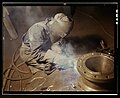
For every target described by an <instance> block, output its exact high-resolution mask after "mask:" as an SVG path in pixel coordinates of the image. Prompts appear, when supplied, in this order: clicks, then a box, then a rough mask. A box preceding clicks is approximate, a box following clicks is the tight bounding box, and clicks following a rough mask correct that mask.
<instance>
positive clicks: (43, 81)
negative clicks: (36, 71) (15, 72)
mask: <svg viewBox="0 0 120 98" xmlns="http://www.w3.org/2000/svg"><path fill="white" fill-rule="evenodd" d="M39 78H40V79H44V81H43V82H42V83H41V84H39V85H38V86H37V87H35V88H34V89H32V90H31V91H35V90H36V89H37V88H38V87H40V86H42V85H43V84H44V83H45V82H46V78H44V77H35V78H33V79H32V80H31V81H30V82H28V83H27V84H26V85H25V88H26V86H27V85H28V84H30V83H32V82H33V81H34V80H36V79H39ZM25 88H24V90H25Z"/></svg>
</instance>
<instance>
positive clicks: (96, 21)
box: [80, 12, 114, 39]
mask: <svg viewBox="0 0 120 98" xmlns="http://www.w3.org/2000/svg"><path fill="white" fill-rule="evenodd" d="M80 13H81V14H83V15H86V16H88V17H90V18H91V19H92V20H94V21H95V23H97V24H98V25H99V26H100V27H101V29H102V30H103V31H104V33H106V34H107V35H109V37H111V38H112V39H114V38H113V36H112V35H110V34H109V33H108V32H107V31H106V30H105V28H104V27H103V25H102V24H100V22H98V20H97V19H95V18H94V17H93V16H91V15H89V14H87V13H84V12H80Z"/></svg>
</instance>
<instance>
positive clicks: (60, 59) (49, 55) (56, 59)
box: [44, 49, 72, 65]
mask: <svg viewBox="0 0 120 98" xmlns="http://www.w3.org/2000/svg"><path fill="white" fill-rule="evenodd" d="M44 59H47V61H48V62H50V63H55V64H57V65H61V64H62V65H68V62H69V61H70V58H69V57H66V56H65V55H61V54H59V53H56V52H54V51H53V50H50V49H49V50H48V51H47V52H46V53H45V56H44ZM71 61H72V60H71Z"/></svg>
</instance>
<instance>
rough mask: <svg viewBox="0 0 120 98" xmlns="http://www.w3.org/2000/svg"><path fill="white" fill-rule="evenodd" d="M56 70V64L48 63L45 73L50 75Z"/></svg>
mask: <svg viewBox="0 0 120 98" xmlns="http://www.w3.org/2000/svg"><path fill="white" fill-rule="evenodd" d="M55 70H56V67H55V64H54V63H47V64H46V65H45V67H44V72H45V73H46V74H47V75H49V74H51V73H52V72H54V71H55Z"/></svg>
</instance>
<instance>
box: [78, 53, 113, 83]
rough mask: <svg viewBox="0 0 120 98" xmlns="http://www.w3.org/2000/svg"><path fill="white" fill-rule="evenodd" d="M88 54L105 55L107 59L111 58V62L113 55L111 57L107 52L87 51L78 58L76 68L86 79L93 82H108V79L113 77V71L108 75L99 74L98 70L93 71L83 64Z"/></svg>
mask: <svg viewBox="0 0 120 98" xmlns="http://www.w3.org/2000/svg"><path fill="white" fill-rule="evenodd" d="M90 55H92V56H98V55H100V56H106V57H108V58H109V59H111V60H113V62H114V57H112V56H110V55H108V54H104V53H97V52H94V53H87V54H85V55H83V56H82V57H80V58H79V59H78V62H77V69H78V71H79V72H80V74H81V75H83V76H84V77H85V78H86V79H88V80H90V81H93V82H100V83H101V82H109V81H110V80H112V79H113V78H114V72H113V73H111V74H109V75H101V74H100V73H99V72H93V71H91V70H90V69H88V68H87V67H86V66H85V60H86V59H87V58H88V57H89V56H90Z"/></svg>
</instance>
